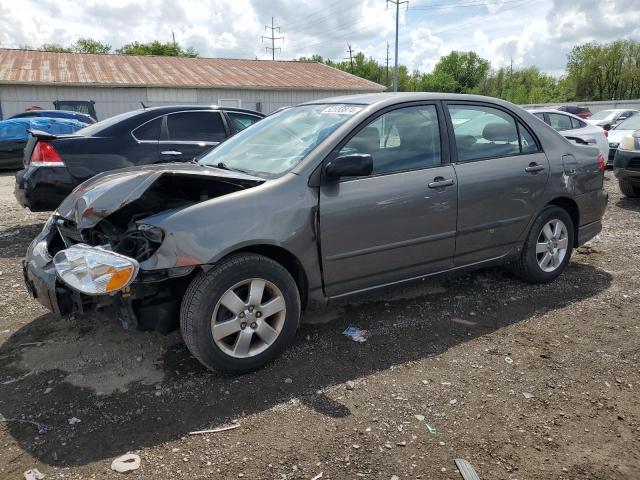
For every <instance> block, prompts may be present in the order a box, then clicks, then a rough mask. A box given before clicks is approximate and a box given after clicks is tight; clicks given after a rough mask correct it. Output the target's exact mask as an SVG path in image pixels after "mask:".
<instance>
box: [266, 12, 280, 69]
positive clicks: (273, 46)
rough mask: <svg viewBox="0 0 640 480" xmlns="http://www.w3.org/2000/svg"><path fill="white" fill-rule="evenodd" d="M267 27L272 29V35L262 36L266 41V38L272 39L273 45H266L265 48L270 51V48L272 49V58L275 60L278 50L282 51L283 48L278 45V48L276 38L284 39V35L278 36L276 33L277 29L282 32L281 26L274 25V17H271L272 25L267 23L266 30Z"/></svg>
mask: <svg viewBox="0 0 640 480" xmlns="http://www.w3.org/2000/svg"><path fill="white" fill-rule="evenodd" d="M267 29H269V30H271V36H270V37H266V36H264V35H263V36H262V40H263V41H264V40H265V39H266V40H271V46H270V47H264V49H265V50H266V51H267V52H268V51H269V50H271V60H275V59H276V50H278V51H280V52H281V51H282V48H280V47H277V48H276V40H284V37H276V36H275V33H276V30H277V31H278V33H280V27H275V26H274V25H273V17H271V26H269V25H265V27H264V31H265V32H266V31H267Z"/></svg>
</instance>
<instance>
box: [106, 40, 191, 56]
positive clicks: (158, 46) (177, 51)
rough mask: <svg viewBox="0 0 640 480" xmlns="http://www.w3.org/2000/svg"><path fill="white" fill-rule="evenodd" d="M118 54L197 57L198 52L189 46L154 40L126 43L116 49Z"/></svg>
mask: <svg viewBox="0 0 640 480" xmlns="http://www.w3.org/2000/svg"><path fill="white" fill-rule="evenodd" d="M116 53H118V54H119V55H158V56H166V57H197V56H198V52H197V51H196V50H195V49H194V48H192V47H189V48H187V49H186V50H183V49H182V47H181V46H180V45H179V44H177V43H173V42H167V43H162V42H159V41H158V40H154V41H153V42H149V43H140V42H133V43H127V44H126V45H124V46H122V47H121V48H119V49H117V50H116Z"/></svg>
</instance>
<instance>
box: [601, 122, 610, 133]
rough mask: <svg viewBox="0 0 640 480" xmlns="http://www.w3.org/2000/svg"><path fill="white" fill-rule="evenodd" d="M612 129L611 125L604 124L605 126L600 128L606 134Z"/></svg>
mask: <svg viewBox="0 0 640 480" xmlns="http://www.w3.org/2000/svg"><path fill="white" fill-rule="evenodd" d="M612 127H613V125H611V124H610V123H606V124H605V125H603V126H602V128H603V129H605V130H606V131H607V132H608V131H609V130H611V128H612Z"/></svg>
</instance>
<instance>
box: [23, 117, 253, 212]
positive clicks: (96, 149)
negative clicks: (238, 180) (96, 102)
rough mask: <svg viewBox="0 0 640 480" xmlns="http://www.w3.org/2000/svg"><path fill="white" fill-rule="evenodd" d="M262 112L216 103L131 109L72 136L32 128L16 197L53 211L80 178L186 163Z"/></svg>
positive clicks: (27, 204) (26, 204)
mask: <svg viewBox="0 0 640 480" xmlns="http://www.w3.org/2000/svg"><path fill="white" fill-rule="evenodd" d="M263 117H264V115H262V114H261V113H258V112H253V111H251V110H242V109H235V108H219V107H215V106H213V107H212V106H202V105H200V106H170V107H155V108H146V109H141V110H135V111H133V112H127V113H123V114H121V115H116V116H115V117H111V118H109V119H106V120H103V121H101V122H97V123H94V124H93V125H90V126H88V127H87V128H84V129H82V130H81V131H79V132H77V133H75V134H73V135H52V134H50V133H43V132H37V131H34V132H32V134H33V138H32V139H31V140H30V141H29V142H28V143H27V146H26V147H25V154H24V169H23V170H20V171H19V172H18V173H17V174H16V187H15V195H16V198H17V199H18V202H20V204H21V205H23V206H24V207H27V208H29V209H31V210H32V211H46V210H53V209H54V208H55V207H57V206H58V204H59V203H60V202H61V201H62V200H63V199H64V198H65V197H66V196H67V195H68V194H69V193H70V192H71V190H73V189H74V188H75V187H76V186H78V185H79V184H80V183H82V182H83V181H85V180H87V179H88V178H91V177H93V176H94V175H96V174H98V173H101V172H106V171H109V170H115V169H117V168H123V167H130V166H135V165H148V164H153V163H161V162H187V161H190V160H192V159H193V158H194V157H196V156H198V155H200V154H202V153H203V152H205V151H206V150H208V149H210V148H213V147H215V146H217V145H218V144H219V143H220V142H222V141H223V140H225V139H226V138H227V137H229V136H231V135H233V134H235V133H237V132H239V131H240V130H242V129H244V128H246V127H247V126H249V125H251V124H253V123H255V122H257V121H258V120H260V119H261V118H263Z"/></svg>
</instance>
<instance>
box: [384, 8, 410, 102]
mask: <svg viewBox="0 0 640 480" xmlns="http://www.w3.org/2000/svg"><path fill="white" fill-rule="evenodd" d="M390 3H392V4H393V5H395V6H396V58H395V67H394V69H393V91H394V92H397V91H398V24H399V21H400V20H399V19H400V5H402V4H406V5H407V8H409V0H403V1H400V0H387V5H389V4H390Z"/></svg>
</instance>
